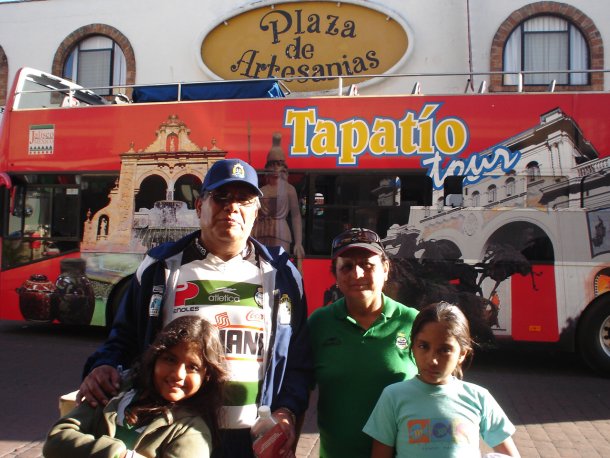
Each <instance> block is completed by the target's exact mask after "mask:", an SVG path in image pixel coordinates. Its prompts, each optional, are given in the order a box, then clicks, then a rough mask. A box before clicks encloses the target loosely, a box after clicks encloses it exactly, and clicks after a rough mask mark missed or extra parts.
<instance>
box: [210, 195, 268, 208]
mask: <svg viewBox="0 0 610 458" xmlns="http://www.w3.org/2000/svg"><path fill="white" fill-rule="evenodd" d="M206 196H209V197H211V198H212V200H213V201H214V202H215V203H216V204H218V205H220V206H222V207H224V206H226V205H229V204H232V203H236V204H237V205H239V206H240V207H251V206H252V205H254V204H256V201H257V198H256V196H253V195H252V194H249V193H245V192H239V193H236V194H233V193H232V192H228V191H207V192H206Z"/></svg>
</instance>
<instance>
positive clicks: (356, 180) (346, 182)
mask: <svg viewBox="0 0 610 458" xmlns="http://www.w3.org/2000/svg"><path fill="white" fill-rule="evenodd" d="M312 183H313V186H312V189H311V190H310V193H312V194H313V196H312V197H311V198H310V200H311V201H313V202H314V204H313V206H312V209H311V211H310V212H306V214H307V215H308V218H309V219H310V221H309V222H308V224H307V225H306V226H305V227H306V228H308V230H309V231H310V232H309V233H310V234H311V236H309V237H304V240H306V243H307V246H306V251H307V252H308V253H309V254H312V255H326V256H327V255H329V254H330V243H331V241H332V239H333V238H334V237H335V236H336V235H337V234H339V233H340V232H342V231H344V230H346V229H349V228H352V227H365V228H368V229H372V230H374V231H375V232H377V233H378V234H379V235H380V236H381V237H382V238H383V237H385V236H386V235H387V233H388V230H389V228H390V227H391V226H395V225H399V226H400V225H404V224H407V222H408V221H409V211H410V207H411V206H414V205H415V206H424V205H429V203H430V201H431V200H432V181H431V180H430V178H429V177H426V176H424V175H421V174H418V175H406V174H405V175H396V174H384V173H367V174H362V173H357V174H356V173H349V174H347V173H346V174H342V175H339V174H333V175H331V174H325V175H322V174H319V175H316V176H314V177H313V180H312Z"/></svg>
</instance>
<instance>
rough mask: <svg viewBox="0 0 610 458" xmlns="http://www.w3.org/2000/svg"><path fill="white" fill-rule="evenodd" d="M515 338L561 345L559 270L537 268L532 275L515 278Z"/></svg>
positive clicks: (543, 267)
mask: <svg viewBox="0 0 610 458" xmlns="http://www.w3.org/2000/svg"><path fill="white" fill-rule="evenodd" d="M510 281H511V296H512V320H511V323H512V336H513V339H514V340H524V341H530V342H557V341H558V340H559V330H558V326H557V296H556V291H557V290H556V285H555V268H554V266H552V265H534V266H532V273H531V274H527V275H513V276H512V277H511V280H510Z"/></svg>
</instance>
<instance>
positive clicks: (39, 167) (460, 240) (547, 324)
mask: <svg viewBox="0 0 610 458" xmlns="http://www.w3.org/2000/svg"><path fill="white" fill-rule="evenodd" d="M240 85H241V86H240ZM244 85H245V86H248V83H246V82H223V83H197V84H175V85H161V86H147V87H134V88H129V94H128V95H129V97H126V96H119V95H117V96H116V97H115V99H114V100H112V101H108V98H109V97H105V98H104V97H101V96H99V95H97V94H96V93H95V92H94V91H91V90H86V89H83V88H80V87H78V86H76V85H74V84H73V83H70V82H68V81H65V80H62V79H61V78H57V77H55V76H52V75H48V74H45V73H43V72H38V71H35V70H32V69H22V70H21V71H20V72H19V74H18V75H17V77H16V78H15V83H14V87H13V90H12V92H11V93H10V94H9V98H8V101H7V105H6V108H5V111H4V113H3V115H2V121H1V122H2V124H1V129H0V158H1V163H0V167H1V168H0V172H1V174H0V185H1V186H0V191H1V200H0V202H1V207H0V208H1V215H2V218H1V234H0V236H1V238H2V243H1V249H2V252H1V266H2V270H1V273H0V294H1V295H2V298H3V300H2V303H1V304H0V318H1V319H14V320H33V321H57V322H59V323H71V324H92V325H105V324H107V323H108V322H109V321H110V320H111V319H112V317H113V315H114V313H115V311H116V307H117V306H118V303H119V298H120V297H121V294H122V292H123V291H124V290H125V287H126V284H127V282H128V281H129V279H130V277H131V275H132V274H133V273H134V271H135V269H136V267H137V265H138V263H139V261H140V260H141V259H142V257H143V254H144V253H145V252H146V250H147V249H149V248H151V247H152V246H155V245H157V244H159V243H161V242H164V241H166V240H171V239H176V238H178V237H180V236H182V235H184V234H186V233H188V232H190V231H193V230H195V229H197V228H198V222H197V217H196V215H195V210H194V202H195V200H196V198H197V196H198V194H197V192H198V189H199V186H200V184H201V181H202V178H203V176H204V175H205V173H206V171H207V169H208V168H209V166H210V165H211V164H212V163H213V162H214V161H216V160H218V159H220V158H223V157H228V158H233V157H238V158H242V159H244V160H247V161H248V162H250V163H251V164H252V165H253V166H254V167H255V168H256V169H257V170H259V171H260V181H261V185H263V186H264V192H265V196H264V197H263V198H262V208H261V211H260V214H259V219H258V221H257V224H256V227H255V230H254V235H255V236H256V237H257V238H259V239H260V240H262V241H263V242H265V243H266V244H269V245H273V244H277V245H282V246H284V247H285V248H287V249H288V250H290V251H291V252H292V253H297V254H299V253H301V252H302V251H301V250H300V249H299V248H300V247H299V246H298V245H299V244H300V245H302V247H303V252H304V256H299V257H298V258H297V262H298V265H299V267H300V269H301V271H302V273H303V277H304V280H305V289H306V294H307V299H308V305H309V307H310V311H311V310H313V309H315V308H316V307H322V306H324V305H325V304H328V303H329V302H331V301H332V300H334V299H335V298H336V297H337V294H338V292H337V291H336V289H335V288H334V287H333V284H334V282H333V278H332V275H331V274H330V261H329V254H330V243H331V240H332V239H333V237H334V236H335V235H337V234H338V233H339V232H341V231H342V230H344V229H346V228H349V227H367V228H370V229H373V230H375V231H376V232H378V233H379V234H380V235H381V236H382V238H383V241H384V244H385V246H386V248H387V251H388V253H389V254H390V255H391V257H392V263H393V266H392V272H391V276H390V279H389V281H388V283H387V288H386V293H387V294H388V295H390V296H392V297H394V298H396V299H397V300H399V301H401V302H403V303H406V304H409V305H412V306H415V307H421V306H422V305H425V304H426V303H429V302H432V301H437V300H441V299H444V300H447V301H451V302H454V303H457V304H458V305H459V306H460V307H461V308H462V309H463V310H464V311H465V313H466V315H467V316H468V317H469V319H470V322H471V326H472V329H473V333H474V335H475V336H476V338H477V339H478V340H479V341H480V342H490V343H493V342H498V341H500V340H513V341H528V342H554V343H557V344H560V345H561V346H562V347H563V348H566V349H570V350H577V351H579V353H580V354H581V355H582V356H583V358H584V359H585V361H587V362H588V363H589V364H590V365H591V366H592V367H593V368H595V369H598V370H600V371H604V372H610V233H609V231H610V193H609V190H610V173H607V172H608V171H610V167H609V165H608V161H609V160H610V159H609V154H610V126H609V125H608V119H610V94H608V93H575V92H571V93H537V94H532V93H530V94H524V93H503V94H461V95H438V96H436V95H435V96H432V95H429V96H423V95H417V96H414V95H410V94H408V95H405V96H362V95H360V96H353V97H341V96H330V97H329V96H326V97H295V96H294V95H293V94H289V95H288V96H285V95H286V94H284V93H283V92H282V90H281V86H280V85H279V84H278V83H277V81H258V82H256V83H254V82H251V87H245V88H244V87H243V86H244ZM255 85H260V87H254V86H255ZM236 97H238V98H236Z"/></svg>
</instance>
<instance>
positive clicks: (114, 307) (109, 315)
mask: <svg viewBox="0 0 610 458" xmlns="http://www.w3.org/2000/svg"><path fill="white" fill-rule="evenodd" d="M130 283H131V276H129V277H126V278H123V279H122V280H121V281H120V282H119V283H117V284H116V286H115V287H114V288H113V289H112V292H111V293H110V296H108V301H107V302H106V328H107V329H110V328H111V327H112V322H113V321H114V317H115V316H116V314H117V312H118V311H119V305H121V299H122V298H123V296H124V295H125V293H126V292H127V289H128V288H129V284H130Z"/></svg>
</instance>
